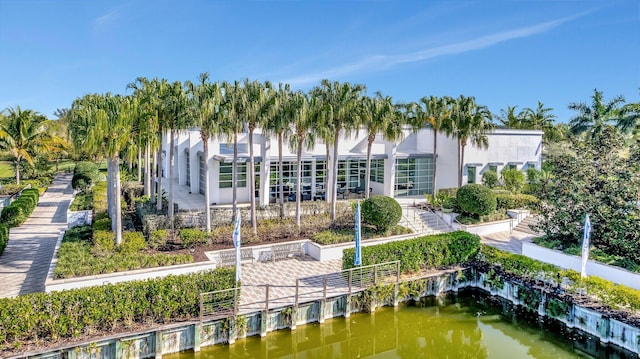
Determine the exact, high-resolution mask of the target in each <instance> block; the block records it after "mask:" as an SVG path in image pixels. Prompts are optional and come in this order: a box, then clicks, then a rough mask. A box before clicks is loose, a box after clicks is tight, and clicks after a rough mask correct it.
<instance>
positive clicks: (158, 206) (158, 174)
mask: <svg viewBox="0 0 640 359" xmlns="http://www.w3.org/2000/svg"><path fill="white" fill-rule="evenodd" d="M156 157H157V158H158V164H157V166H156V178H157V179H158V181H157V182H156V191H157V192H158V202H156V209H157V210H158V212H162V166H164V164H163V160H162V146H160V148H158V154H157V155H156Z"/></svg>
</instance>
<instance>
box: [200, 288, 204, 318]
mask: <svg viewBox="0 0 640 359" xmlns="http://www.w3.org/2000/svg"><path fill="white" fill-rule="evenodd" d="M203 301H204V293H200V323H202V311H203V310H204V306H203V304H202V302H203Z"/></svg>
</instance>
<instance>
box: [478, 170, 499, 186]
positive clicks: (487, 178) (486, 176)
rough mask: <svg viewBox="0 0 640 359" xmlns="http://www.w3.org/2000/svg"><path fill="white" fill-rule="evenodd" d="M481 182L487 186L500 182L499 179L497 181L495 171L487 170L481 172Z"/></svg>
mask: <svg viewBox="0 0 640 359" xmlns="http://www.w3.org/2000/svg"><path fill="white" fill-rule="evenodd" d="M482 183H483V184H484V185H485V186H487V187H489V188H495V187H497V186H498V185H499V184H500V181H498V174H497V173H496V171H487V172H485V173H483V174H482Z"/></svg>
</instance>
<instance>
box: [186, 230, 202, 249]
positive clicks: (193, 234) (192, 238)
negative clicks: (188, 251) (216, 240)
mask: <svg viewBox="0 0 640 359" xmlns="http://www.w3.org/2000/svg"><path fill="white" fill-rule="evenodd" d="M179 236H180V241H181V242H182V246H183V247H185V248H193V247H196V246H199V245H202V244H207V232H205V231H203V230H201V229H197V228H184V229H181V230H180V235H179Z"/></svg>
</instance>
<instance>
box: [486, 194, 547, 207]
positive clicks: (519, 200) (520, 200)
mask: <svg viewBox="0 0 640 359" xmlns="http://www.w3.org/2000/svg"><path fill="white" fill-rule="evenodd" d="M496 203H497V208H498V209H504V210H507V209H514V208H527V209H530V210H534V211H537V210H539V208H540V200H539V199H538V198H537V197H535V196H532V195H528V194H496Z"/></svg>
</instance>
